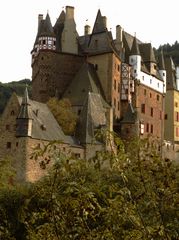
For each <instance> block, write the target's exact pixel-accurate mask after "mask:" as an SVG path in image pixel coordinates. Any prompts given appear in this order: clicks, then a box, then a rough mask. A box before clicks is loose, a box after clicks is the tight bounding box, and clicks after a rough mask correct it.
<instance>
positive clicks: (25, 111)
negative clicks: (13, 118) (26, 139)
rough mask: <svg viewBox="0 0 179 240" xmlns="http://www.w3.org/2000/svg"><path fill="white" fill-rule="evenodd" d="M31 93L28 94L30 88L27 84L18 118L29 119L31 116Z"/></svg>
mask: <svg viewBox="0 0 179 240" xmlns="http://www.w3.org/2000/svg"><path fill="white" fill-rule="evenodd" d="M29 106H30V103H29V94H28V89H27V86H26V88H25V91H24V96H23V98H22V103H21V106H20V112H19V115H18V119H22V118H23V119H29V118H30V112H29Z"/></svg>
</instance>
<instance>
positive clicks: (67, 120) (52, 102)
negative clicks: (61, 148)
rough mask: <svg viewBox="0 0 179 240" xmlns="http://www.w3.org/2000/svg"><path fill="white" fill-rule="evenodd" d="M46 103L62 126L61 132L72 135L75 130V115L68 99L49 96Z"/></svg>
mask: <svg viewBox="0 0 179 240" xmlns="http://www.w3.org/2000/svg"><path fill="white" fill-rule="evenodd" d="M47 105H48V107H49V108H50V110H51V111H52V113H53V115H54V117H55V118H56V120H57V122H58V123H59V125H60V126H61V127H62V129H63V132H64V133H65V134H67V135H73V134H74V132H75V127H76V122H77V115H76V114H75V113H74V112H73V111H72V107H71V103H70V101H69V100H68V99H66V98H64V99H61V100H58V99H57V98H51V99H49V101H48V103H47Z"/></svg>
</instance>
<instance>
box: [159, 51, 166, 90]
mask: <svg viewBox="0 0 179 240" xmlns="http://www.w3.org/2000/svg"><path fill="white" fill-rule="evenodd" d="M158 67H159V74H160V76H161V78H162V80H163V81H164V85H163V86H164V93H166V68H165V62H164V56H163V51H161V52H160V55H159V62H158Z"/></svg>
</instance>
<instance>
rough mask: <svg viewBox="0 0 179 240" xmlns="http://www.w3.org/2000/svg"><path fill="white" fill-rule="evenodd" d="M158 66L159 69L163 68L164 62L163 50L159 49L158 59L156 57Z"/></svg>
mask: <svg viewBox="0 0 179 240" xmlns="http://www.w3.org/2000/svg"><path fill="white" fill-rule="evenodd" d="M158 60H159V61H158V67H159V70H165V62H164V57H163V51H162V50H161V52H160V54H159V59H158Z"/></svg>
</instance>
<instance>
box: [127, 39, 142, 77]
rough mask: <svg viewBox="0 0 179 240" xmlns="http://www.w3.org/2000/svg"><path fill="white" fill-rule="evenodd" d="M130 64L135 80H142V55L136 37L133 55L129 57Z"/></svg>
mask: <svg viewBox="0 0 179 240" xmlns="http://www.w3.org/2000/svg"><path fill="white" fill-rule="evenodd" d="M129 64H130V65H131V66H132V76H133V77H134V79H137V80H140V78H141V74H140V73H141V55H140V51H139V46H138V43H137V39H136V37H134V40H133V44H132V48H131V53H130V56H129Z"/></svg>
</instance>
